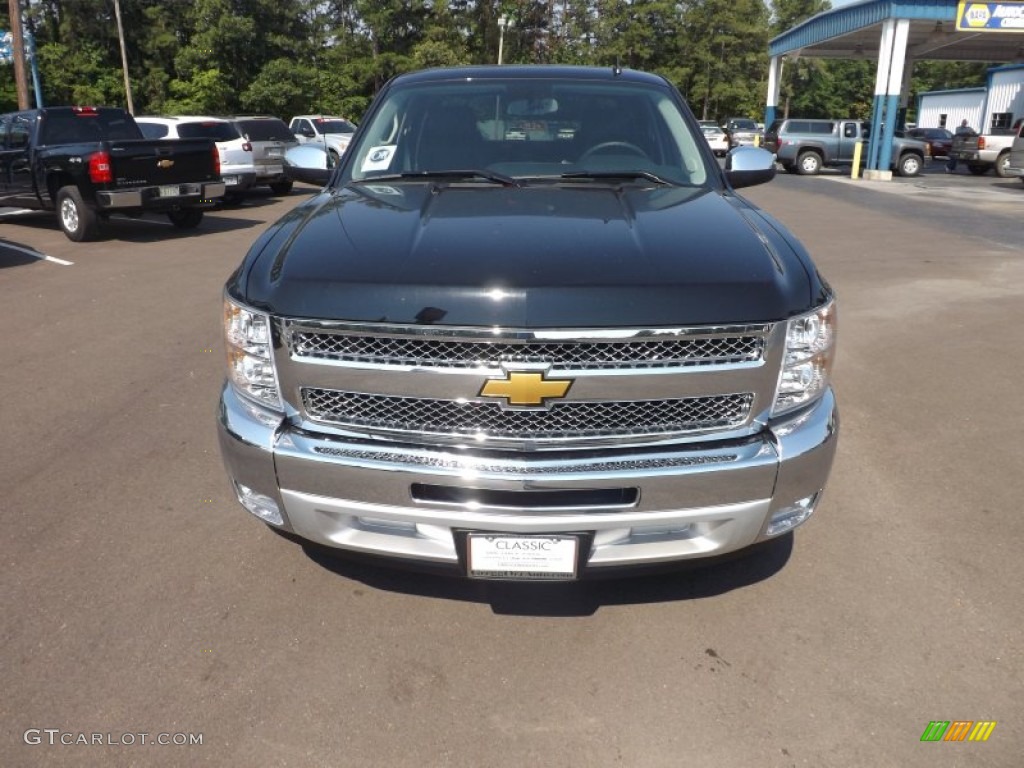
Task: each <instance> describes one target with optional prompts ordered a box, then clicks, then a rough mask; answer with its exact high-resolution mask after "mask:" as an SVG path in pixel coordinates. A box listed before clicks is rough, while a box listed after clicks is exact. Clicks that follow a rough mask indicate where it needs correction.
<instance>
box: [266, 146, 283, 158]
mask: <svg viewBox="0 0 1024 768" xmlns="http://www.w3.org/2000/svg"><path fill="white" fill-rule="evenodd" d="M267 157H284V150H283V149H278V148H277V147H271V148H270V149H268V150H267Z"/></svg>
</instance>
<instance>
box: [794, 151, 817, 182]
mask: <svg viewBox="0 0 1024 768" xmlns="http://www.w3.org/2000/svg"><path fill="white" fill-rule="evenodd" d="M820 170H821V155H819V154H818V153H817V152H811V151H810V150H806V151H804V152H801V153H800V154H799V155H798V156H797V158H796V172H797V173H799V174H801V175H803V176H815V175H817V173H818V172H819V171H820Z"/></svg>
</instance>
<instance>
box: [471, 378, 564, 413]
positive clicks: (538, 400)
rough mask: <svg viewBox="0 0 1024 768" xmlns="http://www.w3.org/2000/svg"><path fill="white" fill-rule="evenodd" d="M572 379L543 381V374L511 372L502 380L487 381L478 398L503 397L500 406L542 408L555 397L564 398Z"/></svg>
mask: <svg viewBox="0 0 1024 768" xmlns="http://www.w3.org/2000/svg"><path fill="white" fill-rule="evenodd" d="M571 386H572V379H545V378H544V372H542V371H537V372H525V371H511V372H507V373H506V374H505V378H503V379H488V380H487V381H486V382H484V385H483V387H482V388H481V389H480V397H503V398H505V402H504V403H502V406H503V407H504V406H544V407H547V401H548V400H549V399H551V398H555V397H565V395H566V393H567V392H568V391H569V387H571Z"/></svg>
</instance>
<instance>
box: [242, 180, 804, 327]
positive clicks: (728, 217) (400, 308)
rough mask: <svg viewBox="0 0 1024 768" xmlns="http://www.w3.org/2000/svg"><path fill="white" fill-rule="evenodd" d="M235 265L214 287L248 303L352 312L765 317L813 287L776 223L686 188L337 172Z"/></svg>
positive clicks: (598, 321)
mask: <svg viewBox="0 0 1024 768" xmlns="http://www.w3.org/2000/svg"><path fill="white" fill-rule="evenodd" d="M248 265H249V269H248V270H247V271H246V270H242V271H240V273H239V275H238V277H237V278H236V281H235V283H234V286H232V285H231V284H229V291H231V292H233V293H234V294H235V295H237V296H239V298H242V299H244V300H245V301H247V302H248V303H249V304H251V305H252V306H255V307H260V308H263V309H265V310H267V311H269V312H271V313H272V314H276V315H283V316H290V317H305V318H324V319H337V320H350V321H362V322H385V323H407V324H411V323H443V324H445V325H467V326H480V325H484V326H492V325H498V326H504V327H521V328H552V327H557V328H566V327H577V328H581V327H608V326H622V325H627V326H636V327H644V326H680V325H697V324H699V325H707V324H714V323H737V322H768V321H773V320H781V319H784V318H787V317H790V316H792V315H794V314H797V313H799V312H802V311H805V310H806V309H808V308H809V307H810V306H811V304H812V303H813V302H814V301H816V300H818V299H816V298H815V297H816V296H817V295H818V294H820V293H821V292H822V286H821V284H820V282H819V281H818V279H817V276H816V274H815V273H813V272H812V271H809V269H808V266H807V262H805V260H804V254H802V252H798V251H797V250H795V249H794V245H793V243H792V239H791V238H790V237H789V236H788V235H785V234H784V230H782V229H781V227H778V226H777V225H774V224H773V223H772V222H771V220H770V219H768V218H767V217H765V216H764V215H762V214H761V213H760V212H759V211H758V210H757V209H756V208H754V207H753V206H751V205H750V204H749V203H747V202H746V201H744V200H743V199H742V198H740V197H737V196H736V195H733V194H731V193H726V192H719V191H715V190H709V189H705V188H691V187H647V188H641V187H635V186H626V187H617V186H615V185H609V184H604V183H602V184H589V183H585V184H566V185H532V186H524V187H501V186H490V185H482V184H479V183H466V184H451V185H437V184H426V183H395V184H384V183H380V184H365V183H364V184H358V185H351V186H349V187H347V188H344V189H341V190H335V191H326V192H324V193H322V194H321V195H319V196H317V197H316V198H314V199H313V200H311V201H310V202H308V203H306V204H304V205H303V206H300V207H299V208H297V209H295V210H293V211H292V212H291V213H290V214H289V215H287V216H286V217H285V218H284V219H282V221H281V222H279V223H278V224H277V225H276V227H275V228H274V229H272V230H271V231H270V232H269V233H268V234H267V235H266V236H265V237H264V238H261V240H260V242H258V243H257V245H256V246H254V252H253V253H251V254H250V259H249V261H248ZM243 286H244V289H243Z"/></svg>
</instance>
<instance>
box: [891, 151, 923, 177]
mask: <svg viewBox="0 0 1024 768" xmlns="http://www.w3.org/2000/svg"><path fill="white" fill-rule="evenodd" d="M923 166H924V160H922V159H921V157H920V155H915V154H914V153H913V152H907V153H906V154H905V155H903V156H902V157H901V158H900V161H899V164H898V165H897V167H896V171H897V172H898V173H899V175H900V176H917V175H918V174H919V173H921V168H922V167H923Z"/></svg>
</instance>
